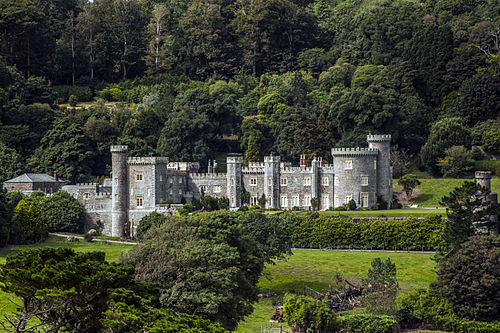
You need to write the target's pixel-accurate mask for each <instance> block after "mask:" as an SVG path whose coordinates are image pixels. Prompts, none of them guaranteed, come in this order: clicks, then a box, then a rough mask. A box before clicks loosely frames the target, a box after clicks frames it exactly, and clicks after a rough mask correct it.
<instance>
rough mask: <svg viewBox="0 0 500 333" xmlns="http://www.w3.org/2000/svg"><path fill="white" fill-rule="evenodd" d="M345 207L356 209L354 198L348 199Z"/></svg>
mask: <svg viewBox="0 0 500 333" xmlns="http://www.w3.org/2000/svg"><path fill="white" fill-rule="evenodd" d="M347 209H348V210H356V201H354V199H351V200H349V202H348V203H347Z"/></svg>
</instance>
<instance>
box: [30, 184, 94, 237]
mask: <svg viewBox="0 0 500 333" xmlns="http://www.w3.org/2000/svg"><path fill="white" fill-rule="evenodd" d="M40 208H41V210H42V217H43V219H44V220H45V222H47V224H48V226H49V231H64V232H81V231H82V228H83V223H84V215H83V214H84V212H83V207H82V206H81V205H80V204H79V203H78V201H77V200H76V199H75V198H74V197H73V196H72V195H71V194H69V193H68V192H66V191H62V190H59V191H57V192H56V193H54V194H53V195H51V196H49V197H47V198H45V199H43V200H42V201H41V203H40Z"/></svg>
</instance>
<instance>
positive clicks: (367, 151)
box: [332, 135, 390, 156]
mask: <svg viewBox="0 0 500 333" xmlns="http://www.w3.org/2000/svg"><path fill="white" fill-rule="evenodd" d="M389 137H390V135H389ZM332 155H333V156H363V155H364V156H367V155H368V156H377V155H378V149H374V148H359V147H358V148H332Z"/></svg>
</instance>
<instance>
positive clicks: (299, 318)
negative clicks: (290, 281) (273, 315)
mask: <svg viewBox="0 0 500 333" xmlns="http://www.w3.org/2000/svg"><path fill="white" fill-rule="evenodd" d="M283 301H284V304H283V319H284V320H285V321H286V323H287V324H288V325H290V326H291V328H292V332H296V333H306V332H324V333H333V332H337V331H338V328H339V326H340V325H339V319H338V316H337V314H336V313H335V312H334V311H333V310H330V308H328V306H327V305H326V304H324V303H321V301H318V300H315V299H313V298H310V297H307V296H297V295H294V294H287V295H285V298H284V300H283Z"/></svg>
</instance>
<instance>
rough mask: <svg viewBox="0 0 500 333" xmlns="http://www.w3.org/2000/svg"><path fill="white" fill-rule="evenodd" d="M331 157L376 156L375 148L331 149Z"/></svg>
mask: <svg viewBox="0 0 500 333" xmlns="http://www.w3.org/2000/svg"><path fill="white" fill-rule="evenodd" d="M332 155H333V156H377V155H378V149H375V148H332Z"/></svg>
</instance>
